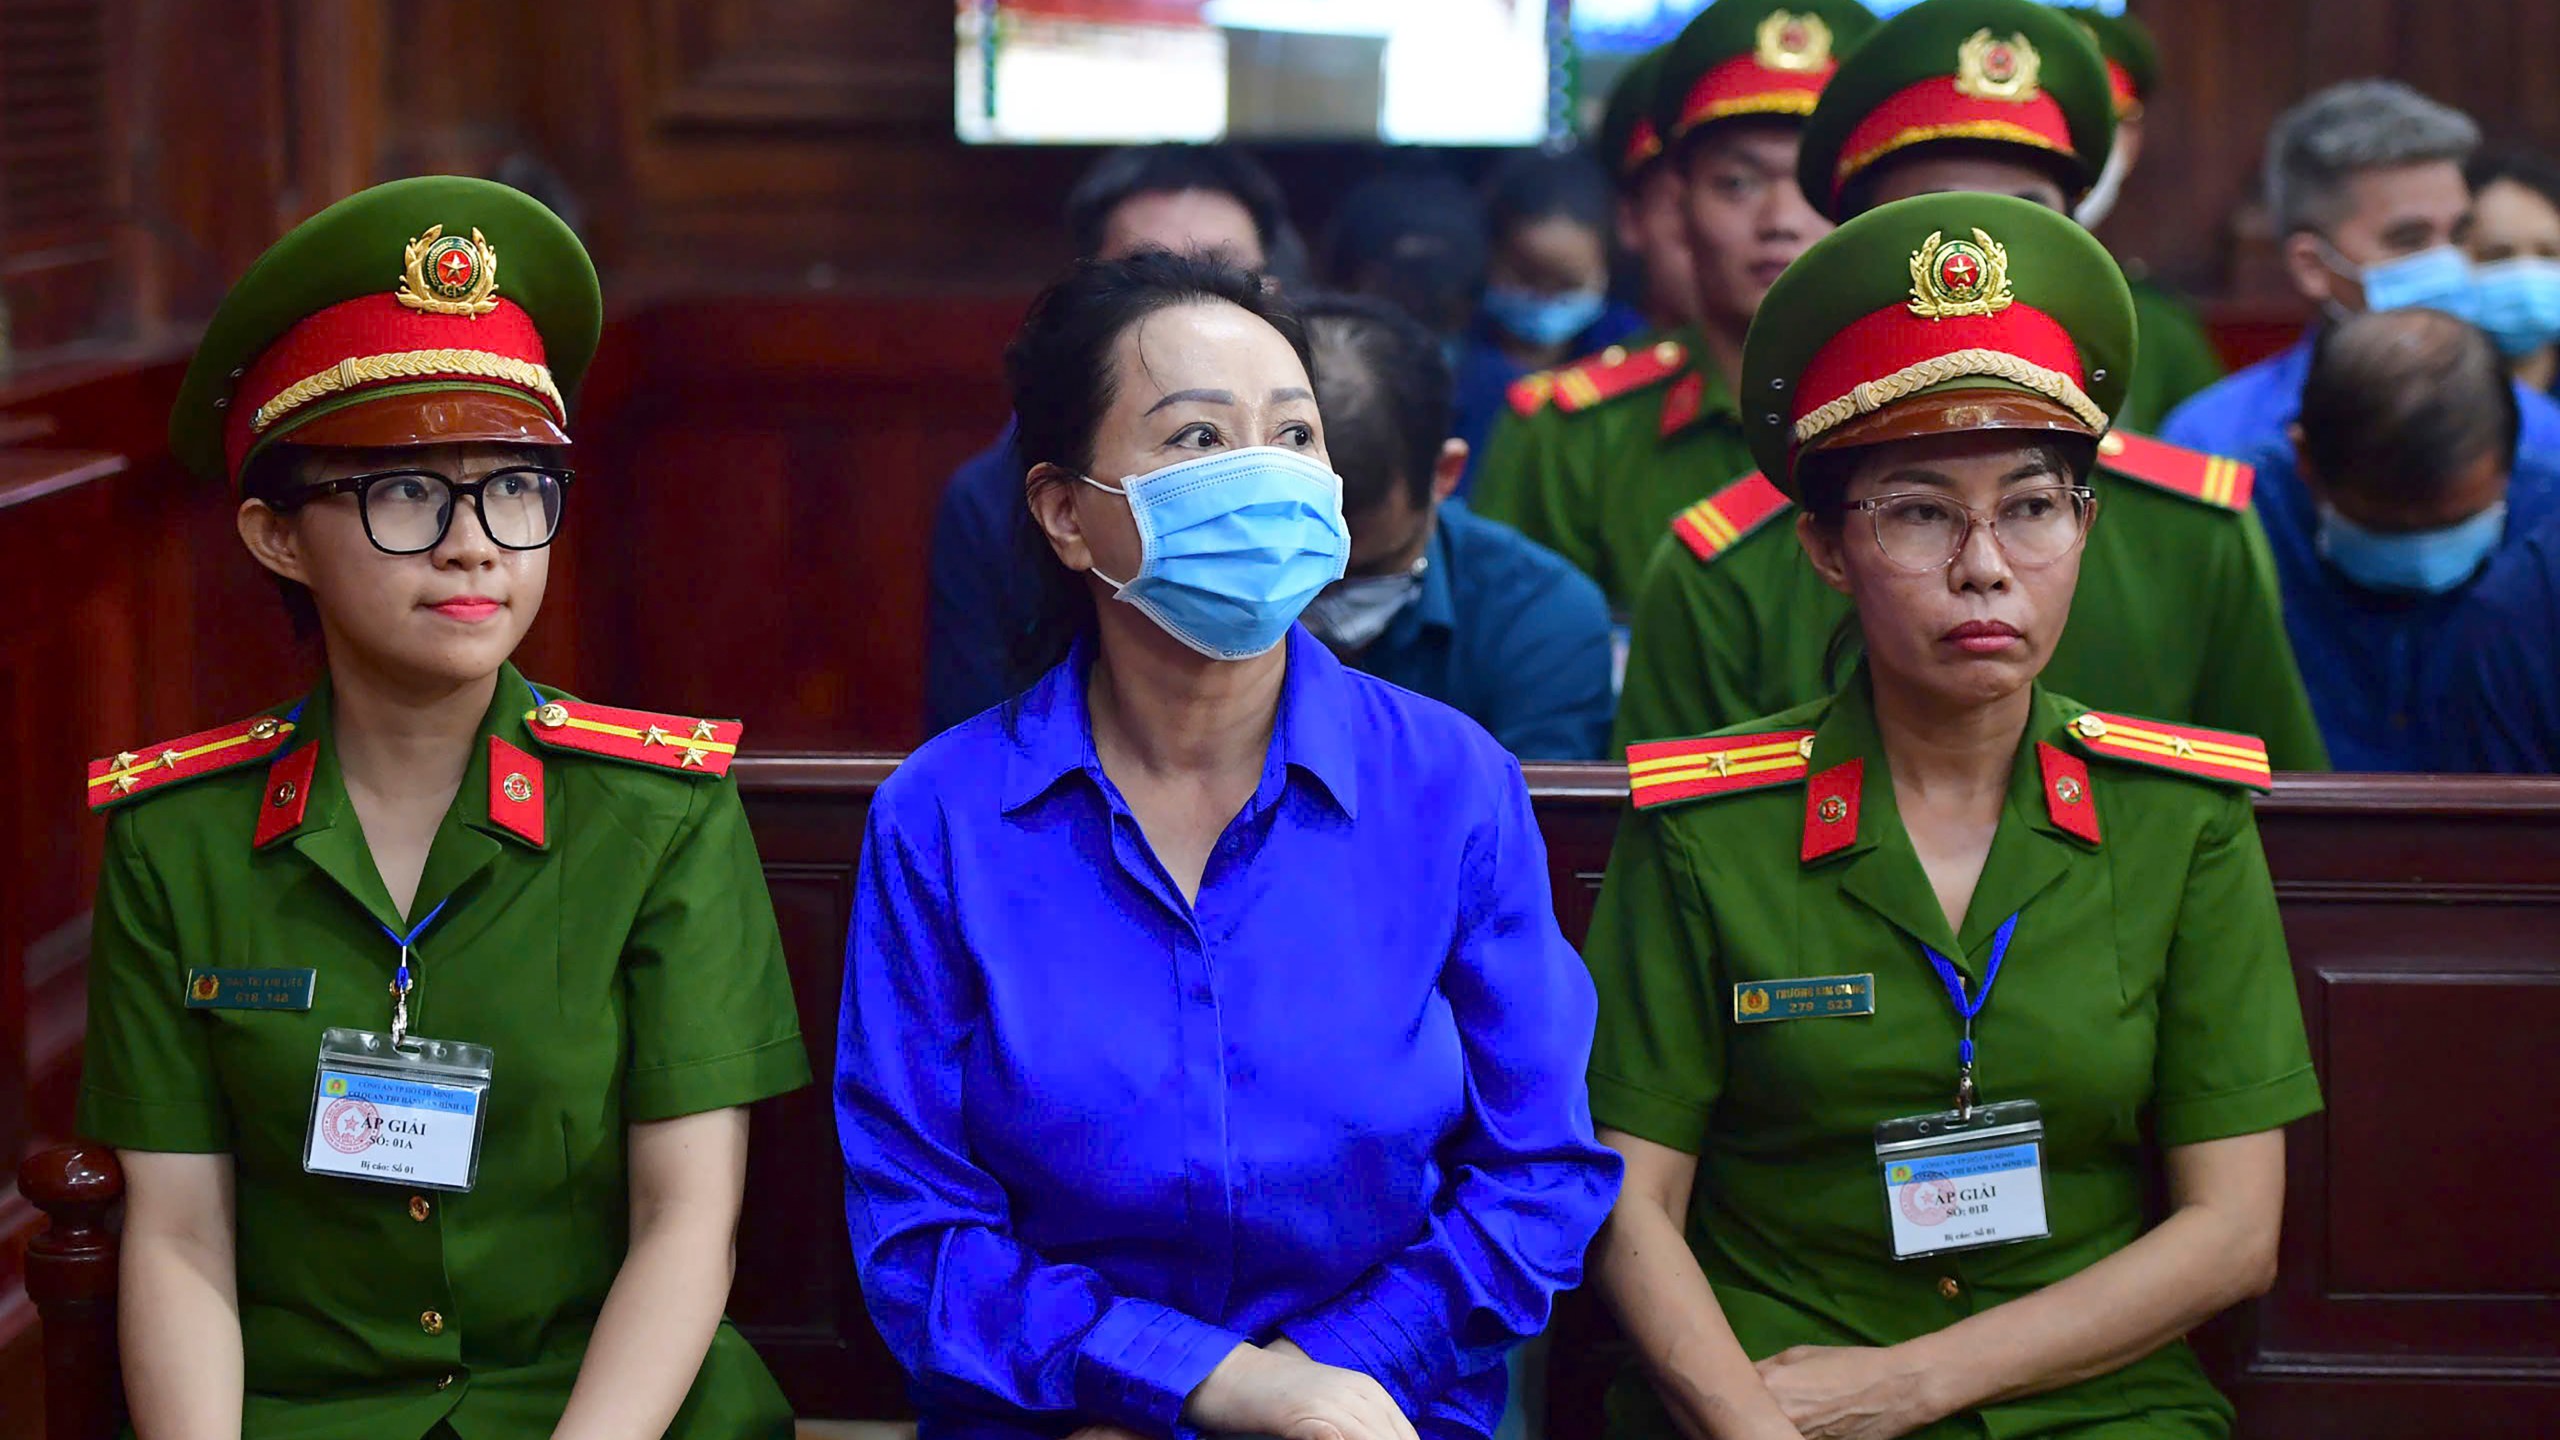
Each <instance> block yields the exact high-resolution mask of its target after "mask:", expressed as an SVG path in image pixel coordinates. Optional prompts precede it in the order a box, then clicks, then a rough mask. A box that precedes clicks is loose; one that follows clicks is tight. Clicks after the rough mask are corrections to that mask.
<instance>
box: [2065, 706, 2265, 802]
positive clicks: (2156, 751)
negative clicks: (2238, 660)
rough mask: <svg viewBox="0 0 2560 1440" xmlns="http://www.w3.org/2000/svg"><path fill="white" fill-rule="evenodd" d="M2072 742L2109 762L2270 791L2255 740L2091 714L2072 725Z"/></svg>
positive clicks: (2262, 750)
mask: <svg viewBox="0 0 2560 1440" xmlns="http://www.w3.org/2000/svg"><path fill="white" fill-rule="evenodd" d="M2071 738H2072V739H2073V740H2075V741H2078V742H2079V745H2080V748H2081V749H2083V750H2086V751H2088V752H2089V753H2090V754H2092V755H2103V756H2105V757H2106V758H2108V759H2110V760H2128V761H2131V762H2132V763H2134V764H2136V765H2148V766H2151V767H2152V768H2153V769H2156V770H2170V771H2174V772H2176V773H2178V774H2180V775H2192V776H2194V777H2196V778H2197V779H2199V780H2219V781H2222V782H2223V783H2225V784H2229V785H2246V786H2248V787H2249V788H2250V789H2253V790H2267V789H2272V788H2273V787H2274V781H2275V777H2274V775H2273V773H2272V772H2271V771H2270V770H2269V768H2268V766H2267V743H2266V742H2265V741H2263V740H2261V739H2259V738H2258V737H2257V736H2255V735H2242V734H2239V733H2237V732H2235V731H2230V730H2207V729H2205V728H2204V727H2203V726H2201V725H2173V724H2171V723H2169V722H2168V721H2166V720H2145V719H2142V718H2141V717H2139V716H2135V715H2109V714H2107V713H2105V712H2104V711H2099V710H2092V711H2090V712H2089V713H2087V714H2085V715H2082V716H2081V717H2079V718H2078V719H2076V720H2074V721H2072V722H2071Z"/></svg>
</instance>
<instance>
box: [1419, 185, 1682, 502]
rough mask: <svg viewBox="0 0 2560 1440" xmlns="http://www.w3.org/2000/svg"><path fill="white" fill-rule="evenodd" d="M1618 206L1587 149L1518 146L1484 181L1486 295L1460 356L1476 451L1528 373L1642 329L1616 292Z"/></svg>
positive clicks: (1462, 426)
mask: <svg viewBox="0 0 2560 1440" xmlns="http://www.w3.org/2000/svg"><path fill="white" fill-rule="evenodd" d="M1612 208H1613V198H1612V196H1611V195H1610V191H1609V176H1608V173H1607V172H1606V171H1604V170H1602V169H1601V168H1600V167H1599V166H1597V165H1594V164H1593V163H1591V160H1590V159H1589V157H1587V156H1584V155H1580V154H1564V155H1548V154H1543V153H1539V152H1535V151H1532V152H1528V153H1524V154H1519V155H1514V156H1512V157H1511V158H1510V159H1508V160H1505V161H1504V162H1502V164H1501V166H1500V167H1499V168H1497V169H1496V170H1495V171H1494V172H1493V177H1492V179H1490V180H1489V181H1487V182H1486V184H1485V197H1484V215H1485V238H1486V241H1487V242H1488V248H1487V252H1486V256H1485V272H1484V295H1483V297H1482V298H1481V299H1480V300H1479V301H1478V302H1477V304H1476V318H1475V323H1474V325H1473V326H1471V327H1470V328H1469V330H1468V332H1467V339H1466V343H1465V344H1464V345H1462V346H1461V347H1460V348H1459V350H1458V364H1457V369H1458V418H1457V431H1456V434H1457V437H1458V438H1459V439H1461V440H1464V441H1465V442H1467V446H1468V448H1469V449H1470V451H1473V450H1475V449H1480V448H1481V447H1482V446H1483V445H1484V442H1485V437H1486V436H1487V435H1489V434H1491V433H1492V431H1493V425H1494V422H1495V421H1496V420H1499V419H1501V418H1502V408H1503V398H1504V396H1506V395H1507V394H1509V393H1510V390H1511V387H1512V386H1513V385H1514V384H1516V383H1518V382H1519V380H1520V379H1521V377H1523V376H1525V375H1527V374H1529V373H1530V372H1531V371H1533V370H1543V369H1546V368H1548V367H1550V366H1553V365H1558V364H1561V363H1563V362H1564V361H1566V360H1570V359H1572V358H1573V357H1575V356H1577V355H1588V354H1591V353H1592V352H1594V351H1596V350H1599V349H1602V348H1603V347H1606V346H1610V345H1615V344H1618V343H1619V342H1620V341H1623V340H1626V339H1628V338H1629V337H1631V336H1633V335H1634V334H1636V332H1638V331H1640V330H1642V329H1644V317H1642V316H1640V315H1638V314H1636V312H1634V311H1633V310H1630V309H1628V308H1627V307H1625V306H1624V305H1620V304H1617V303H1616V302H1614V301H1612V300H1611V299H1610V298H1609V231H1610V221H1611V212H1612ZM1461 491H1462V493H1463V484H1462V486H1461Z"/></svg>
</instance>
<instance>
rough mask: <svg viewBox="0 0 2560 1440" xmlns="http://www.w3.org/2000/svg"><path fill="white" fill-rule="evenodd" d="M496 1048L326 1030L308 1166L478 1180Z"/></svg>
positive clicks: (394, 1179)
mask: <svg viewBox="0 0 2560 1440" xmlns="http://www.w3.org/2000/svg"><path fill="white" fill-rule="evenodd" d="M495 1058H496V1057H495V1055H494V1054H493V1052H491V1050H490V1049H489V1047H488V1046H486V1045H473V1044H469V1043H467V1042H463V1041H458V1040H427V1039H421V1038H419V1037H417V1036H409V1037H405V1038H403V1039H400V1040H397V1041H395V1040H393V1039H392V1037H390V1036H388V1035H381V1034H376V1033H375V1032H373V1031H371V1030H343V1029H333V1030H329V1031H327V1032H325V1033H323V1034H322V1035H321V1037H320V1067H319V1073H318V1075H317V1076H316V1077H315V1078H314V1079H313V1081H312V1085H311V1124H310V1128H309V1131H308V1133H307V1134H306V1135H305V1137H304V1140H303V1153H302V1168H303V1169H304V1170H306V1171H308V1172H310V1173H311V1174H314V1175H338V1176H343V1177H345V1178H347V1179H349V1180H371V1181H374V1182H376V1183H378V1184H383V1185H403V1186H408V1187H410V1188H413V1189H423V1190H454V1191H464V1190H469V1189H470V1188H471V1186H472V1184H473V1183H474V1182H475V1181H477V1180H478V1179H479V1174H480V1136H481V1124H480V1121H481V1108H482V1105H483V1103H484V1102H485V1101H486V1100H487V1099H488V1095H489V1076H490V1073H491V1066H492V1062H493V1061H494V1059H495Z"/></svg>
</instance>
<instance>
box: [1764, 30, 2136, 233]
mask: <svg viewBox="0 0 2560 1440" xmlns="http://www.w3.org/2000/svg"><path fill="white" fill-rule="evenodd" d="M2114 139H2115V115H2114V112H2113V105H2112V102H2111V99H2110V91H2109V88H2108V84H2107V66H2106V61H2105V60H2103V59H2102V58H2100V56H2099V54H2098V46H2097V42H2095V41H2093V40H2092V39H2090V38H2089V32H2088V31H2087V30H2085V29H2083V28H2082V27H2081V25H2080V23H2079V22H2078V21H2077V20H2076V19H2074V18H2073V17H2072V16H2070V15H2068V14H2065V13H2063V12H2061V11H2057V10H2054V9H2052V8H2050V7H2048V6H2045V5H2040V4H2037V3H2035V0H1922V3H1920V4H1918V5H1915V6H1913V7H1912V8H1910V9H1908V10H1905V11H1903V12H1902V13H1901V14H1899V15H1897V16H1895V17H1893V18H1892V19H1891V20H1888V21H1886V22H1885V23H1884V25H1883V26H1882V27H1881V28H1880V29H1878V30H1877V31H1876V32H1875V34H1874V35H1873V36H1872V37H1870V39H1869V41H1868V42H1867V43H1865V44H1862V45H1860V46H1859V47H1858V51H1857V53H1856V54H1855V55H1852V56H1851V57H1850V58H1849V59H1847V60H1845V61H1843V62H1842V63H1841V66H1840V73H1839V74H1838V75H1836V76H1834V77H1832V81H1831V84H1830V85H1829V86H1828V87H1826V88H1825V89H1824V90H1823V92H1822V104H1821V105H1820V106H1819V107H1817V108H1816V109H1815V110H1814V112H1813V118H1812V119H1811V120H1809V121H1807V122H1805V128H1804V148H1803V149H1802V151H1800V152H1799V153H1798V156H1797V160H1796V178H1797V180H1798V182H1799V183H1800V184H1802V185H1803V187H1804V193H1805V198H1806V199H1808V200H1810V201H1812V202H1813V207H1814V208H1815V209H1816V210H1819V211H1821V212H1822V213H1823V214H1824V215H1826V216H1828V217H1830V218H1831V219H1833V220H1839V219H1842V218H1845V216H1846V214H1848V213H1849V211H1850V203H1844V197H1845V198H1846V200H1847V201H1848V202H1851V203H1854V198H1855V197H1854V196H1848V195H1847V192H1848V189H1849V186H1850V182H1852V181H1853V180H1856V179H1857V178H1858V177H1859V176H1861V175H1863V174H1865V173H1866V172H1867V171H1868V170H1869V169H1870V168H1871V167H1873V166H1874V165H1875V164H1876V163H1877V162H1879V161H1881V160H1883V159H1885V158H1886V157H1888V156H1892V155H1898V154H1901V153H1903V152H1905V151H1907V150H1910V149H1911V148H1913V147H1915V146H1920V145H1931V144H1941V143H1945V142H1949V141H1970V142H1973V143H1975V144H1985V143H1988V144H1992V145H2005V146H2012V147H2015V148H2016V149H2017V150H2019V151H2020V152H2023V154H2022V158H2030V157H2031V158H2036V159H2040V160H2046V161H2049V162H2052V163H2054V164H2057V165H2058V166H2059V167H2060V168H2061V170H2062V171H2063V172H2064V174H2065V175H2067V176H2068V177H2069V178H2070V180H2071V181H2072V184H2071V187H2070V188H2072V189H2074V190H2081V189H2086V188H2087V187H2088V186H2089V185H2090V184H2091V183H2092V182H2093V181H2095V180H2096V179H2097V176H2098V172H2099V171H2100V170H2102V169H2104V168H2105V167H2106V163H2107V149H2108V147H2109V146H2110V145H2112V144H2113V143H2114Z"/></svg>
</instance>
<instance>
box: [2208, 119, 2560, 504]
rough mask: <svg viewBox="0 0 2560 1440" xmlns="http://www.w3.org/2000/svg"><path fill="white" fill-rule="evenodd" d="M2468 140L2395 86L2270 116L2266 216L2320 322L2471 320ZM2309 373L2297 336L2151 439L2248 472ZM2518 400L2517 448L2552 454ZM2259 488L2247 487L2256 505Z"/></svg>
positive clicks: (2281, 433) (2550, 425)
mask: <svg viewBox="0 0 2560 1440" xmlns="http://www.w3.org/2000/svg"><path fill="white" fill-rule="evenodd" d="M2479 144H2480V129H2479V127H2478V126H2477V125H2474V124H2473V123H2472V122H2471V119H2470V117H2469V116H2466V115H2464V114H2463V113H2462V112H2461V111H2459V110H2455V109H2452V108H2450V107H2448V106H2445V105H2440V104H2438V103H2436V102H2435V101H2433V100H2430V99H2428V98H2427V97H2425V96H2423V95H2420V94H2419V93H2417V92H2416V91H2414V90H2412V89H2410V88H2409V87H2408V86H2406V85H2403V84H2400V83H2399V82H2398V81H2395V80H2351V81H2348V82H2346V83H2344V84H2339V85H2332V86H2330V87H2329V88H2328V89H2326V90H2323V91H2320V92H2319V93H2318V94H2316V95H2313V96H2312V97H2311V98H2309V99H2307V100H2305V101H2303V102H2302V103H2301V104H2299V105H2296V106H2294V107H2293V108H2292V109H2291V110H2288V111H2286V112H2285V113H2284V114H2283V115H2281V116H2279V117H2277V119H2276V123H2275V126H2274V128H2273V129H2272V130H2271V131H2270V132H2269V134H2268V136H2267V158H2266V188H2267V208H2268V210H2269V211H2270V212H2271V213H2272V215H2273V217H2274V220H2275V227H2276V233H2277V234H2278V235H2281V236H2282V237H2284V238H2283V246H2284V262H2285V269H2286V272H2287V273H2288V274H2289V275H2291V276H2292V279H2293V283H2294V288H2295V289H2296V290H2297V291H2299V292H2300V293H2301V295H2302V297H2303V298H2304V299H2305V300H2308V301H2310V302H2311V303H2312V304H2314V305H2316V306H2318V307H2319V308H2320V312H2321V314H2322V316H2323V317H2324V318H2326V319H2330V320H2335V319H2340V318H2343V317H2345V316H2348V315H2353V314H2358V313H2361V312H2364V311H2368V310H2399V309H2406V308H2410V307H2425V308H2427V309H2433V310H2443V311H2445V312H2447V313H2449V314H2454V315H2459V316H2461V317H2463V318H2464V319H2467V320H2477V319H2480V318H2482V317H2481V315H2480V311H2479V308H2478V303H2477V290H2476V287H2475V282H2474V277H2473V275H2472V270H2471V265H2470V261H2469V259H2468V258H2467V257H2466V256H2465V255H2464V254H2463V252H2462V250H2461V248H2460V247H2461V245H2462V242H2463V239H2464V237H2465V236H2466V234H2467V233H2468V232H2469V230H2470V229H2471V225H2472V218H2473V209H2472V195H2471V186H2470V184H2469V182H2468V181H2466V180H2465V179H2464V178H2463V171H2462V167H2463V164H2464V163H2465V162H2466V161H2468V160H2469V159H2470V158H2471V156H2472V154H2473V152H2474V151H2476V150H2477V149H2478V148H2479ZM2310 370H2311V338H2310V337H2309V336H2308V335H2306V336H2304V337H2303V339H2302V340H2301V341H2300V342H2299V343H2297V344H2295V345H2294V346H2293V347H2292V348H2291V349H2289V350H2286V351H2284V352H2283V353H2281V354H2278V355H2275V356H2273V357H2271V358H2269V359H2266V360H2262V361H2260V362H2259V363H2257V364H2255V365H2252V366H2250V367H2249V368H2247V369H2245V370H2242V371H2240V372H2238V373H2237V374H2234V375H2232V376H2231V377H2230V378H2228V379H2226V380H2224V381H2222V382H2221V383H2220V384H2218V385H2215V386H2213V387H2212V388H2210V389H2208V390H2206V391H2204V392H2203V393H2202V394H2200V395H2197V396H2196V397H2195V398H2193V399H2191V400H2189V401H2188V402H2187V403H2186V404H2184V405H2181V406H2179V407H2178V409H2177V411H2176V413H2174V414H2172V415H2171V416H2170V417H2169V419H2168V423H2167V424H2165V425H2164V426H2162V427H2161V431H2160V438H2162V439H2164V440H2167V441H2169V442H2171V443H2172V444H2177V445H2186V446H2192V447H2193V448H2195V449H2198V450H2209V451H2212V452H2214V453H2216V454H2221V455H2230V456H2235V457H2237V458H2239V459H2242V460H2246V461H2250V462H2252V463H2257V464H2261V465H2264V463H2265V461H2266V460H2267V458H2268V457H2269V455H2270V453H2273V454H2276V455H2278V456H2283V457H2284V458H2287V459H2289V456H2284V452H2286V451H2287V450H2288V449H2289V447H2290V441H2289V440H2288V438H2287V436H2286V433H2285V427H2286V426H2288V425H2290V424H2292V423H2293V420H2294V418H2295V417H2296V416H2297V415H2299V414H2300V413H2301V410H2302V386H2303V382H2304V380H2305V379H2306V378H2308V376H2309V374H2310ZM2518 404H2519V406H2520V408H2521V412H2522V416H2523V438H2522V440H2521V442H2520V444H2519V449H2520V450H2521V451H2522V452H2523V453H2525V454H2528V455H2537V454H2543V453H2552V454H2560V403H2554V402H2553V400H2552V399H2551V398H2550V397H2549V396H2547V395H2540V394H2523V395H2520V396H2519V400H2518ZM2268 468H2272V469H2276V470H2279V471H2281V470H2284V469H2288V468H2289V466H2285V465H2277V466H2272V467H2268ZM2268 483H2269V481H2268V480H2267V479H2266V478H2265V477H2261V479H2260V480H2259V493H2260V496H2261V500H2262V503H2263V497H2264V494H2265V490H2266V486H2267V484H2268ZM2274 483H2278V484H2281V483H2284V477H2283V476H2282V475H2281V474H2279V475H2278V476H2277V477H2276V479H2275V482H2274Z"/></svg>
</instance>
